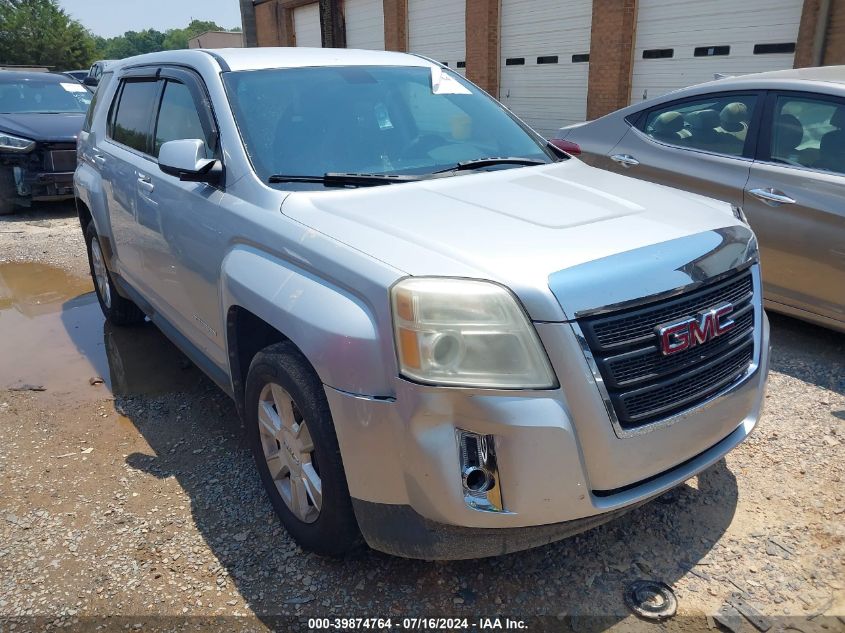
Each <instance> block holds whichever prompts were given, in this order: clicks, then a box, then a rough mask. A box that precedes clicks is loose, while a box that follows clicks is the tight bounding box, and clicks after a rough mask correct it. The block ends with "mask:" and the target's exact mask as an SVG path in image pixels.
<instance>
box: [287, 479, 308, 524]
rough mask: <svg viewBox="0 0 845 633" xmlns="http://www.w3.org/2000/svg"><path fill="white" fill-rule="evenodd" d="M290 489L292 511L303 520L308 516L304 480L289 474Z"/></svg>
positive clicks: (306, 492)
mask: <svg viewBox="0 0 845 633" xmlns="http://www.w3.org/2000/svg"><path fill="white" fill-rule="evenodd" d="M290 490H291V505H292V506H293V508H291V509H292V510H293V511H294V514H296V516H298V517H299V518H300V519H302V520H303V521H304V520H305V519H307V518H308V510H309V506H308V491H307V490H306V489H305V481H304V480H303V478H302V477H301V476H300V477H294V476H293V475H291V478H290Z"/></svg>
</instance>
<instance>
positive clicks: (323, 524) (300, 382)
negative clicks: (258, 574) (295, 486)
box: [244, 343, 360, 556]
mask: <svg viewBox="0 0 845 633" xmlns="http://www.w3.org/2000/svg"><path fill="white" fill-rule="evenodd" d="M271 382H274V383H276V384H278V385H279V386H281V387H282V388H283V389H285V391H287V392H288V394H290V396H291V398H292V399H293V401H294V402H295V403H296V406H297V408H298V409H299V411H300V413H301V414H302V416H303V418H304V419H305V422H306V423H307V424H308V430H309V432H310V434H311V439H312V440H313V442H314V454H315V459H316V462H317V466H318V468H319V471H320V480H321V484H322V495H323V501H322V507H321V509H320V515H319V516H318V517H317V520H316V521H314V522H313V523H305V522H303V521H301V520H300V519H299V518H297V517H296V516H295V515H294V514H293V512H292V511H291V510H290V509H289V508H288V507H287V504H286V503H285V502H284V500H283V499H282V496H281V495H280V494H279V492H278V490H277V489H276V484H275V482H274V481H273V478H272V476H271V475H270V471H269V469H268V467H267V462H266V460H265V458H264V450H263V448H262V445H261V437H260V433H259V429H258V399H259V396H260V394H261V391H262V389H263V388H264V386H265V385H267V384H268V383H271ZM244 404H245V422H246V428H247V436H248V439H249V443H250V447H251V449H252V452H253V456H254V458H255V463H256V467H257V468H258V472H259V475H260V476H261V480H262V483H263V484H264V488H265V489H266V491H267V494H268V496H269V497H270V501H271V503H272V504H273V508H274V509H275V511H276V513H277V514H278V515H279V518H280V519H281V521H282V523H283V524H284V526H285V528H286V529H287V531H288V532H289V533H290V535H291V536H292V537H293V538H294V540H296V541H297V543H299V545H300V546H302V547H303V548H304V549H307V550H310V551H313V552H317V553H319V554H323V555H329V556H342V555H344V554H346V553H348V552H349V551H351V550H352V549H354V548H355V547H356V546H357V544H358V542H359V541H360V533H359V531H358V526H357V522H356V521H355V518H354V512H353V510H352V503H351V500H350V497H349V489H348V486H347V483H346V473H345V471H344V469H343V462H342V460H341V457H340V450H339V449H338V444H337V436H336V434H335V431H334V424H333V422H332V418H331V412H330V410H329V406H328V402H327V401H326V396H325V393H323V390H322V383H321V382H320V380H319V379H318V378H317V376H316V374H314V372H313V369H311V367H310V365H308V363H307V361H306V360H305V358H304V357H303V356H302V355H301V354H300V353H299V352H298V350H296V348H294V347H293V346H292V345H290V344H284V343H282V344H278V345H273V346H271V347H270V348H268V349H266V350H264V351H262V352H259V354H258V355H256V357H255V359H254V360H253V362H252V364H251V366H250V369H249V375H248V377H247V382H246V390H245V400H244Z"/></svg>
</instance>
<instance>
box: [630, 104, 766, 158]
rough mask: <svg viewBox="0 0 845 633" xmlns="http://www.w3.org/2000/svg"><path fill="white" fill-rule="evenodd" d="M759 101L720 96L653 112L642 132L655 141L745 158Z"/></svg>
mask: <svg viewBox="0 0 845 633" xmlns="http://www.w3.org/2000/svg"><path fill="white" fill-rule="evenodd" d="M756 101H757V97H756V96H754V95H718V96H710V97H703V98H701V99H698V100H695V101H683V102H680V103H678V102H676V103H674V104H670V105H668V106H663V107H661V108H657V109H654V110H652V111H650V112H649V113H648V116H647V117H646V119H645V124H644V127H643V131H644V132H645V133H646V134H647V135H648V136H650V137H651V138H653V139H654V140H656V141H660V142H661V143H669V144H671V145H678V146H679V147H687V148H690V149H697V150H703V151H706V152H714V153H716V154H725V155H727V156H742V154H743V151H744V149H745V142H746V138H747V136H748V128H749V126H750V124H751V116H752V114H753V113H754V106H755V104H756Z"/></svg>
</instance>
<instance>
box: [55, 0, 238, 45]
mask: <svg viewBox="0 0 845 633" xmlns="http://www.w3.org/2000/svg"><path fill="white" fill-rule="evenodd" d="M59 5H60V6H61V7H62V8H63V9H64V10H65V11H67V12H68V13H69V14H70V15H71V16H72V17H74V18H75V19H77V20H79V21H80V22H81V23H82V24H83V26H85V27H86V28H88V30H89V31H91V32H92V33H94V34H95V35H102V36H103V37H113V36H115V35H122V34H123V33H125V32H126V31H143V30H144V29H156V30H159V31H166V30H167V29H173V28H184V27H186V26H188V23H189V22H190V21H191V20H192V19H196V20H211V21H214V22H216V23H217V24H219V25H220V26H222V27H224V28H229V29H230V28H233V27H236V26H240V25H241V13H240V8H239V4H238V0H59Z"/></svg>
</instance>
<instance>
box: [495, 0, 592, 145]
mask: <svg viewBox="0 0 845 633" xmlns="http://www.w3.org/2000/svg"><path fill="white" fill-rule="evenodd" d="M592 12H593V3H592V1H591V0H531V1H530V2H526V1H525V0H502V8H501V37H502V43H501V55H502V59H501V66H500V68H501V76H500V85H499V94H500V99H501V101H502V103H504V104H505V105H506V106H508V107H509V108H510V109H511V110H512V111H513V112H514V113H515V114H516V115H517V116H519V117H520V118H521V119H522V120H524V121H525V122H526V123H528V125H530V126H531V127H533V128H534V129H535V130H537V131H538V132H539V133H540V134H543V135H544V136H547V137H548V136H549V135H550V134H551V133H552V132H554V131H555V130H557V129H558V128H559V127H561V126H563V125H569V124H570V123H578V122H579V121H583V120H584V119H585V117H586V115H587V78H588V75H589V67H590V64H589V52H590V27H591V25H592Z"/></svg>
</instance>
